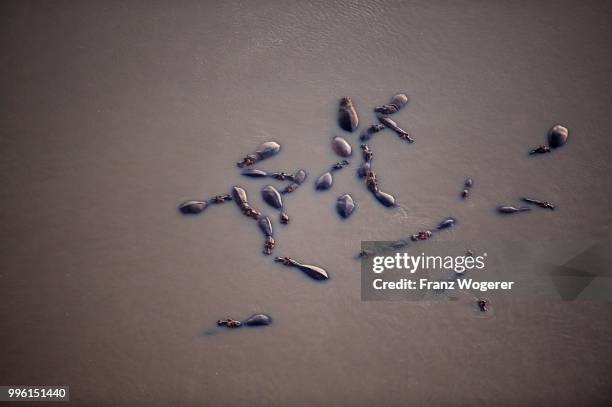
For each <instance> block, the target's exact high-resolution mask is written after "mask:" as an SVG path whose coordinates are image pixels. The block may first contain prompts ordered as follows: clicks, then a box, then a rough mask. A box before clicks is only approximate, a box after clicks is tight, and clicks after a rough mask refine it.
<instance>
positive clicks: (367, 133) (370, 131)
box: [359, 124, 386, 141]
mask: <svg viewBox="0 0 612 407" xmlns="http://www.w3.org/2000/svg"><path fill="white" fill-rule="evenodd" d="M385 128H386V127H385V125H384V124H373V125H371V126H370V127H368V128H367V129H365V130H364V131H363V133H361V135H360V136H359V140H361V141H368V140H369V139H370V138H372V136H373V135H374V134H376V133H378V132H379V131H382V130H384V129H385Z"/></svg>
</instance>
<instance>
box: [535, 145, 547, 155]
mask: <svg viewBox="0 0 612 407" xmlns="http://www.w3.org/2000/svg"><path fill="white" fill-rule="evenodd" d="M551 151H552V150H551V148H550V147H548V146H545V145H541V146H539V147H536V148H534V149H533V150H531V151H530V152H529V155H534V154H546V153H550V152H551Z"/></svg>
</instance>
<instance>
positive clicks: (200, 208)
mask: <svg viewBox="0 0 612 407" xmlns="http://www.w3.org/2000/svg"><path fill="white" fill-rule="evenodd" d="M206 208H208V202H206V201H187V202H183V203H182V204H180V205H179V211H181V213H183V214H185V215H197V214H198V213H202V212H204V210H205V209H206Z"/></svg>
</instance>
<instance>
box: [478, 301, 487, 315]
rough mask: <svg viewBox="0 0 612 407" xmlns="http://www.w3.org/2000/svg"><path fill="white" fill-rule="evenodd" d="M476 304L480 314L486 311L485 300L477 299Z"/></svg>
mask: <svg viewBox="0 0 612 407" xmlns="http://www.w3.org/2000/svg"><path fill="white" fill-rule="evenodd" d="M476 304H477V305H478V309H480V311H481V312H486V311H487V310H488V305H489V302H488V301H487V300H485V299H479V300H478V301H477V302H476Z"/></svg>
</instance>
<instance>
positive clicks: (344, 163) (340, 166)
mask: <svg viewBox="0 0 612 407" xmlns="http://www.w3.org/2000/svg"><path fill="white" fill-rule="evenodd" d="M349 164H350V161H348V160H342V161H338V162H337V163H335V164H334V165H332V167H331V168H330V171H338V170H341V169H343V168H344V167H346V166H347V165H349Z"/></svg>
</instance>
